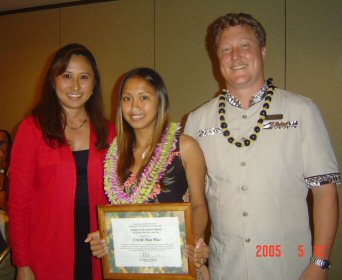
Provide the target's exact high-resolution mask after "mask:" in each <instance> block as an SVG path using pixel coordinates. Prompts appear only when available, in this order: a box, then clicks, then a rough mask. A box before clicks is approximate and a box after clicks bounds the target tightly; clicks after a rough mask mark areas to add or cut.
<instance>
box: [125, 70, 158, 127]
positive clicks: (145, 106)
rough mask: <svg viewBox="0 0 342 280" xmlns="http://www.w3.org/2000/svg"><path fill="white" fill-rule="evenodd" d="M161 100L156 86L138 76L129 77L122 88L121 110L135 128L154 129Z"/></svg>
mask: <svg viewBox="0 0 342 280" xmlns="http://www.w3.org/2000/svg"><path fill="white" fill-rule="evenodd" d="M158 108H159V100H158V96H157V93H156V90H155V88H154V87H153V86H152V85H151V84H150V83H149V82H148V81H146V80H144V79H143V78H140V77H138V76H136V77H133V78H130V79H128V80H127V81H126V82H125V85H124V86H123V89H122V94H121V110H122V115H123V117H124V119H125V120H126V121H127V123H128V124H129V125H130V126H131V127H132V128H133V129H134V130H142V129H149V130H152V131H153V130H154V129H155V125H156V121H157V117H158Z"/></svg>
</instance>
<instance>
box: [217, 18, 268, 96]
mask: <svg viewBox="0 0 342 280" xmlns="http://www.w3.org/2000/svg"><path fill="white" fill-rule="evenodd" d="M216 46H217V57H218V60H219V65H220V70H221V74H222V76H223V78H224V79H225V81H226V86H227V89H228V90H229V91H234V89H242V88H250V89H251V90H253V91H257V90H258V89H260V88H261V87H262V85H263V83H264V62H265V56H266V49H265V47H262V48H261V47H260V45H259V41H258V39H257V37H256V34H255V32H254V31H253V30H252V29H251V28H250V27H249V26H247V25H236V26H232V27H229V28H227V29H225V30H224V31H223V32H222V34H221V36H220V38H219V40H218V41H217V45H216Z"/></svg>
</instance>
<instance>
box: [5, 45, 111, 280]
mask: <svg viewBox="0 0 342 280" xmlns="http://www.w3.org/2000/svg"><path fill="white" fill-rule="evenodd" d="M102 112H103V108H102V97H101V90H100V77H99V72H98V69H97V66H96V61H95V59H94V57H93V55H92V54H91V53H90V51H89V50H88V49H87V48H85V47H84V46H82V45H79V44H69V45H66V46H64V47H63V48H61V49H60V50H58V51H57V52H56V53H55V55H54V57H53V60H52V62H51V64H50V67H49V69H48V72H47V75H46V78H45V82H44V86H43V90H42V95H41V98H40V101H39V103H38V105H37V106H36V107H35V108H34V110H33V111H32V114H31V116H29V117H28V118H27V119H25V120H24V121H23V122H22V124H21V125H20V127H19V130H18V133H17V136H16V139H15V142H14V146H13V150H12V159H11V166H10V195H9V197H10V199H9V215H10V237H11V244H12V255H13V261H14V264H15V265H16V266H17V267H18V274H17V280H28V279H30V280H31V279H38V280H46V279H49V280H54V279H56V280H57V279H58V280H61V279H63V280H72V279H82V280H86V279H102V277H101V267H100V262H99V261H98V260H97V259H96V258H94V257H92V255H91V252H90V250H89V247H88V245H87V244H86V243H84V239H85V238H86V235H87V233H88V232H89V231H95V230H96V229H97V218H96V205H97V204H106V203H108V201H107V199H106V197H105V195H104V191H103V160H104V156H105V153H106V150H107V147H108V143H110V142H111V141H112V139H113V136H114V127H113V125H112V124H110V123H109V122H108V121H107V120H105V118H104V116H103V113H102ZM70 248H74V249H70Z"/></svg>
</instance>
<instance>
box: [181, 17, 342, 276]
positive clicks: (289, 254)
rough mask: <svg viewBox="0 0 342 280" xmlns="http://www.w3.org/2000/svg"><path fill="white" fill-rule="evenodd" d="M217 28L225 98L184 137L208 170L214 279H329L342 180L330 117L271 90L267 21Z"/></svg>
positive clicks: (238, 21)
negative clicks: (338, 188)
mask: <svg viewBox="0 0 342 280" xmlns="http://www.w3.org/2000/svg"><path fill="white" fill-rule="evenodd" d="M212 27H213V37H214V38H213V41H214V47H215V49H216V53H217V57H218V62H219V67H220V70H221V74H222V76H223V78H224V80H225V82H226V89H225V90H224V91H223V92H222V93H221V94H220V95H219V96H218V97H216V98H214V99H212V100H211V101H209V102H208V103H206V104H204V105H203V106H201V107H200V108H198V109H197V110H195V111H194V112H192V113H191V114H190V115H189V118H188V121H187V124H186V127H185V133H187V134H189V135H191V136H193V137H195V138H196V139H197V141H198V142H199V144H200V146H201V148H202V150H203V152H204V155H205V159H206V163H207V170H208V171H207V175H208V176H207V178H208V184H207V199H208V205H209V211H210V217H211V222H212V228H211V240H210V257H209V270H210V276H211V279H212V280H226V279H232V280H245V279H248V280H252V279H255V280H259V279H272V280H277V279H287V280H294V279H301V280H308V279H310V280H313V279H317V280H318V279H320V280H322V279H327V272H326V271H327V269H328V267H329V257H330V252H331V248H332V246H333V242H334V239H335V235H336V230H337V224H338V198H337V192H336V183H340V182H341V176H340V174H339V169H338V164H337V161H336V158H335V155H334V151H333V149H332V146H331V143H330V139H329V136H328V133H327V130H326V127H325V125H324V121H323V119H322V116H321V114H320V112H319V110H318V108H317V107H316V105H315V104H314V103H313V102H312V101H311V100H309V99H307V98H305V97H303V96H300V95H297V94H294V93H290V92H288V91H284V90H281V89H277V88H275V87H274V86H273V84H272V82H271V81H270V80H268V81H265V78H264V62H265V56H266V48H265V43H266V34H265V31H264V28H263V27H262V26H261V24H260V23H259V22H258V21H256V20H255V19H254V18H253V17H251V16H250V15H247V14H227V15H225V16H223V17H220V18H219V19H217V20H216V21H215V22H214V23H213V25H212ZM308 189H311V191H312V194H313V201H314V202H313V219H314V225H315V229H314V233H313V244H314V248H312V246H311V232H310V227H309V215H308V209H307V203H306V198H307V193H308ZM310 260H311V261H310Z"/></svg>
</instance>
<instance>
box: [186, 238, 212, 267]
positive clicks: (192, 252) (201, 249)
mask: <svg viewBox="0 0 342 280" xmlns="http://www.w3.org/2000/svg"><path fill="white" fill-rule="evenodd" d="M186 255H187V257H188V258H189V260H190V261H191V262H192V263H193V264H194V265H195V266H196V267H201V266H202V265H204V264H205V263H206V261H207V259H208V256H209V248H208V246H207V244H205V242H204V240H203V239H202V238H199V239H198V240H197V241H196V244H195V246H193V245H188V246H187V249H186Z"/></svg>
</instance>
